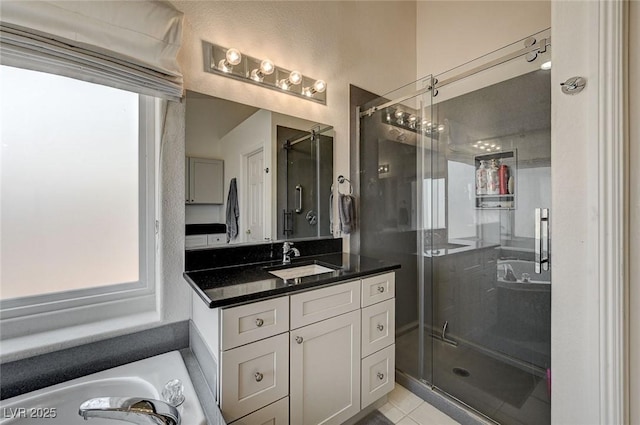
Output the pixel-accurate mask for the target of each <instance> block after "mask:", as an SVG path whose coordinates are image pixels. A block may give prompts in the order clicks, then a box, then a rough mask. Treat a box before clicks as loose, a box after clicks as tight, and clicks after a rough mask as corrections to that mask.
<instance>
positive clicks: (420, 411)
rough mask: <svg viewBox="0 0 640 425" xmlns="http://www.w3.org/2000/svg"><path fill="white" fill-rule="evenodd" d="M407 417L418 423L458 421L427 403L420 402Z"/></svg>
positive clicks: (439, 424)
mask: <svg viewBox="0 0 640 425" xmlns="http://www.w3.org/2000/svg"><path fill="white" fill-rule="evenodd" d="M409 417H410V418H411V419H413V420H414V421H416V422H418V424H420V425H458V424H459V422H457V421H456V420H454V419H453V418H451V417H449V416H447V415H445V414H444V413H442V412H441V411H440V410H438V409H436V408H435V407H433V406H432V405H430V404H429V403H422V404H421V405H420V406H418V408H417V409H415V410H414V411H413V412H411V413H409Z"/></svg>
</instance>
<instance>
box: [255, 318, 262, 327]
mask: <svg viewBox="0 0 640 425" xmlns="http://www.w3.org/2000/svg"><path fill="white" fill-rule="evenodd" d="M262 325H264V320H262V319H260V318H257V319H256V326H257V327H260V326H262Z"/></svg>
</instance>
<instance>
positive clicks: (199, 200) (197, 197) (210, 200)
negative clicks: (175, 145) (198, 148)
mask: <svg viewBox="0 0 640 425" xmlns="http://www.w3.org/2000/svg"><path fill="white" fill-rule="evenodd" d="M223 188H224V161H222V160H220V159H205V158H189V203H190V204H222V203H223V200H224V194H223Z"/></svg>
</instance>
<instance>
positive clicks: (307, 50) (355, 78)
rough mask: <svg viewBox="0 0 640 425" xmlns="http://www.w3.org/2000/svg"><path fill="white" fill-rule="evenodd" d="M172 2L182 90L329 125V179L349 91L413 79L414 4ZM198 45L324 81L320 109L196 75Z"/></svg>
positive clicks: (339, 157)
mask: <svg viewBox="0 0 640 425" xmlns="http://www.w3.org/2000/svg"><path fill="white" fill-rule="evenodd" d="M172 3H173V4H174V5H175V6H176V7H177V8H179V9H181V10H182V11H183V12H184V13H185V31H184V39H183V48H182V50H181V52H180V62H181V66H182V71H183V73H184V77H185V85H186V88H187V89H189V90H193V91H197V92H201V93H205V94H209V95H212V96H217V97H221V98H224V99H229V100H233V101H236V102H240V103H245V104H250V105H252V106H257V107H260V108H265V109H269V110H272V111H275V112H278V113H283V114H288V115H294V116H297V117H300V118H304V119H308V120H310V121H314V122H321V123H326V124H330V125H333V126H334V127H335V130H336V137H335V145H336V151H335V154H334V174H335V176H337V175H339V174H344V175H348V172H349V168H348V167H349V139H348V137H349V136H348V135H349V115H348V114H349V112H348V111H349V97H348V96H349V84H355V85H358V86H360V87H363V88H366V89H368V90H371V91H375V92H378V93H385V92H388V91H390V90H392V89H394V88H395V87H398V86H400V85H402V84H405V83H407V82H410V81H413V80H414V79H415V69H416V62H415V51H416V47H415V46H416V44H415V41H416V33H415V28H416V20H415V10H416V3H415V2H393V1H376V2H367V1H358V2H351V1H349V2H317V1H314V2H311V1H303V2H278V1H267V2H250V1H247V2H245V1H215V2H205V1H203V2H190V1H173V2H172ZM202 40H205V41H209V42H213V43H216V44H220V45H222V46H226V47H236V48H238V49H239V50H240V51H241V52H245V53H246V54H248V55H251V56H255V57H260V58H264V57H268V58H270V59H271V60H273V61H274V62H275V63H276V64H277V65H279V66H283V67H285V68H288V69H298V70H300V72H302V73H303V74H306V75H309V76H311V77H314V78H321V79H324V80H325V81H326V82H327V84H328V87H327V105H326V106H325V105H319V104H316V103H315V102H309V101H306V100H303V99H299V98H296V97H293V96H289V95H287V94H283V93H278V92H277V91H273V90H269V89H266V88H262V87H257V86H254V85H251V84H246V83H244V82H240V81H235V80H232V79H229V78H225V77H222V76H218V75H214V74H210V73H206V72H204V70H203V69H204V65H203V58H202ZM178 177H179V178H180V179H181V178H182V177H181V176H176V178H178ZM345 249H348V241H346V243H345Z"/></svg>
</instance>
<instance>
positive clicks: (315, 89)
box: [302, 80, 397, 114]
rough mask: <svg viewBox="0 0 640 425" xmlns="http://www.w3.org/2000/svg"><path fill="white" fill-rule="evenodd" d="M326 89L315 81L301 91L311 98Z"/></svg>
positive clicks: (320, 81) (324, 85)
mask: <svg viewBox="0 0 640 425" xmlns="http://www.w3.org/2000/svg"><path fill="white" fill-rule="evenodd" d="M326 89H327V83H325V82H324V81H323V80H316V82H315V83H313V87H305V88H303V89H302V92H303V93H304V94H305V96H309V97H311V96H313V95H314V94H316V93H322V92H324V91H325V90H326ZM396 114H397V112H396Z"/></svg>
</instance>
